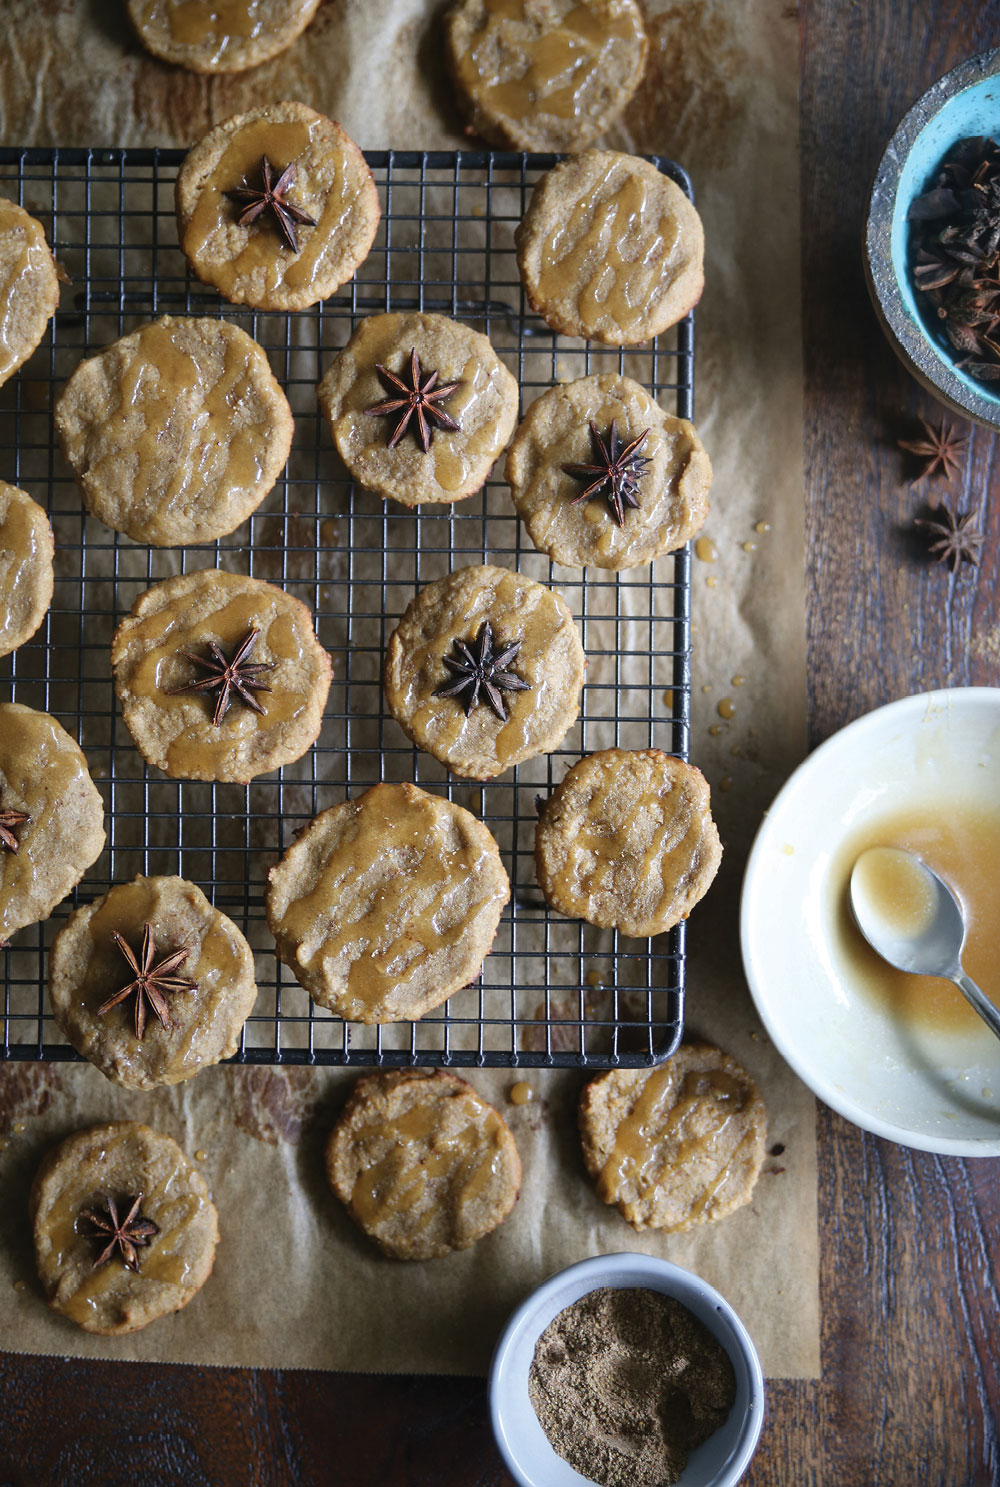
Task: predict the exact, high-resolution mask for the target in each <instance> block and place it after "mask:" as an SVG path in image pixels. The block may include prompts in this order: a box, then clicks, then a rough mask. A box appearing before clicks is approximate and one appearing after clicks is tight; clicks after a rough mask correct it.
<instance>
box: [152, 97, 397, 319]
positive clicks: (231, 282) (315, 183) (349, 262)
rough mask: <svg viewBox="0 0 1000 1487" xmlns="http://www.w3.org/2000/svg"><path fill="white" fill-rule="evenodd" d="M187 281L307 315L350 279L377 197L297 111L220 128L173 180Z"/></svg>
mask: <svg viewBox="0 0 1000 1487" xmlns="http://www.w3.org/2000/svg"><path fill="white" fill-rule="evenodd" d="M176 197H177V232H178V236H179V237H180V243H181V247H182V249H183V250H184V255H185V257H186V258H187V261H188V263H189V264H190V265H191V269H192V272H193V273H195V274H196V275H197V277H198V278H199V279H201V280H202V281H203V282H204V283H206V284H212V285H214V287H215V288H216V289H218V291H219V293H220V294H222V295H223V296H224V297H225V298H226V299H228V300H231V301H232V302H233V304H237V305H252V306H253V307H254V308H255V309H258V310H304V309H305V308H306V306H307V305H315V304H316V303H317V302H318V301H319V300H321V299H327V298H329V296H330V295H331V294H334V293H335V292H336V290H338V289H339V288H340V286H341V284H346V283H347V281H348V279H351V278H353V276H354V274H355V272H356V271H357V269H358V268H359V266H360V265H361V264H362V263H363V262H364V260H365V259H366V258H367V256H368V250H369V249H370V248H371V245H372V241H373V239H374V237H375V232H376V230H377V228H378V224H379V217H380V216H381V208H380V206H379V199H378V191H377V190H376V187H375V182H374V181H373V179H372V173H371V171H370V170H369V169H368V166H367V164H366V163H365V157H364V156H363V155H362V153H361V151H360V150H359V149H358V147H357V145H356V144H355V143H354V141H353V140H352V139H349V138H348V137H347V135H346V134H345V133H344V131H343V130H342V129H341V127H340V125H339V124H335V123H334V122H333V120H332V119H326V118H324V117H323V115H322V114H318V113H316V112H315V111H314V110H313V109H311V108H307V107H306V105H305V104H304V103H268V104H266V105H265V106H264V107H263V108H257V109H254V110H253V111H252V112H250V113H247V114H238V115H237V116H236V117H235V118H233V119H226V120H225V122H224V123H222V124H218V125H217V126H216V127H215V128H214V129H213V130H212V131H211V133H210V134H207V135H206V136H205V138H204V139H203V140H202V141H201V143H200V144H198V145H195V147H194V149H193V150H192V151H191V153H190V155H188V157H187V159H186V160H185V161H184V164H183V165H182V166H181V168H180V171H179V172H178V175H177V190H176Z"/></svg>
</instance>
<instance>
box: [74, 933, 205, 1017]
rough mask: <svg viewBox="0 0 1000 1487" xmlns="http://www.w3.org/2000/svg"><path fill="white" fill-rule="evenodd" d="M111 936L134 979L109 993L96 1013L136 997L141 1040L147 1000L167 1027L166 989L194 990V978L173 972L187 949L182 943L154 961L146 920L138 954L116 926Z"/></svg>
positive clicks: (195, 987) (136, 1011)
mask: <svg viewBox="0 0 1000 1487" xmlns="http://www.w3.org/2000/svg"><path fill="white" fill-rule="evenodd" d="M112 939H113V940H114V942H115V944H116V945H117V946H118V948H119V950H120V951H121V953H122V954H123V955H124V957H125V959H126V960H127V961H128V963H129V966H130V967H131V969H132V970H133V971H134V972H135V978H134V980H132V981H130V982H129V983H128V985H127V986H123V987H122V989H121V991H116V992H115V994H114V996H110V997H108V999H107V1001H106V1002H103V1003H102V1004H101V1006H99V1007H98V1009H97V1015H98V1017H103V1016H104V1014H105V1012H110V1011H111V1008H112V1007H117V1006H118V1003H119V1002H124V1001H126V1000H127V998H128V997H130V996H134V997H135V1035H136V1037H137V1038H138V1039H139V1041H140V1042H141V1041H142V1035H143V1033H144V1032H145V1031H146V1003H147V1002H148V1003H149V1005H150V1007H152V1009H153V1014H154V1016H155V1017H156V1020H157V1022H159V1024H160V1026H161V1027H164V1028H169V1027H170V1026H171V1021H170V1008H169V1007H168V1005H167V993H168V992H172V991H197V989H198V983H197V981H192V980H191V977H190V976H176V975H175V974H174V972H175V971H176V970H177V967H178V966H179V965H180V964H181V962H182V961H185V960H187V957H188V951H187V948H186V947H184V948H182V949H180V950H174V951H172V952H171V954H170V955H166V956H164V958H163V959H162V960H161V961H160V962H159V963H158V964H156V965H154V964H153V962H154V960H155V959H156V943H155V941H154V939H153V926H152V925H151V924H147V925H145V926H144V928H143V932H142V950H141V951H140V952H139V956H138V957H137V956H136V954H135V952H134V951H133V949H132V947H131V945H130V944H129V943H128V941H127V940H126V939H125V938H124V936H123V935H120V934H119V933H118V931H117V930H115V932H114V934H113V935H112Z"/></svg>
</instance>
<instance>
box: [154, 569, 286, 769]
mask: <svg viewBox="0 0 1000 1487" xmlns="http://www.w3.org/2000/svg"><path fill="white" fill-rule="evenodd" d="M216 579H217V582H218V583H219V597H220V599H221V600H222V601H223V602H221V603H220V604H219V607H218V608H217V609H214V610H213V611H212V612H211V613H210V614H207V615H206V616H205V617H204V618H203V619H200V620H198V621H197V622H192V621H191V619H190V617H189V603H188V596H187V595H184V596H182V597H181V598H179V599H177V600H175V601H172V602H170V603H168V604H165V605H164V606H163V607H162V608H161V609H158V610H156V611H155V612H154V613H152V614H149V615H148V616H147V617H146V618H144V619H142V620H140V621H139V622H138V623H137V624H136V625H135V626H134V628H132V629H131V631H130V636H129V641H130V649H134V648H137V647H140V646H141V647H142V649H143V652H144V654H143V656H142V659H141V660H140V661H139V662H138V664H137V665H136V666H135V667H134V669H133V670H132V671H131V672H130V675H129V678H128V688H129V691H130V692H131V693H133V694H134V696H136V697H138V698H149V699H151V700H152V701H154V702H155V703H156V705H157V707H158V708H159V709H161V710H163V711H164V712H166V713H167V714H169V713H171V712H183V713H184V714H185V716H187V717H188V718H191V719H192V720H193V722H192V725H191V726H188V727H186V728H183V729H182V730H181V731H179V732H178V733H177V735H176V737H174V738H173V739H172V741H171V743H170V744H169V746H168V751H167V752H168V759H169V764H170V770H171V773H176V774H178V775H180V776H182V777H183V778H189V777H192V776H193V777H194V778H196V779H197V778H206V777H207V778H211V776H212V773H213V772H214V770H215V769H216V767H218V766H220V765H221V764H222V763H224V761H225V760H227V759H228V758H230V757H231V755H232V754H233V752H234V750H235V749H236V748H237V746H238V744H239V742H240V741H241V740H242V739H244V738H246V737H247V736H248V735H250V734H254V733H258V732H261V731H263V730H265V729H266V730H267V731H269V732H271V731H274V730H276V729H278V728H279V727H280V726H281V725H282V724H284V723H289V722H291V721H292V720H293V719H295V718H297V717H298V716H299V714H300V713H302V712H303V710H304V709H305V708H306V707H307V706H308V704H309V701H310V697H309V693H308V690H307V688H308V686H309V685H310V683H309V678H311V676H312V674H313V667H312V665H311V662H310V661H309V658H308V655H307V650H308V648H309V647H310V645H311V642H312V638H313V637H312V633H311V631H310V632H305V631H303V632H302V633H301V634H300V631H299V629H298V628H297V627H296V625H295V623H294V618H293V614H292V612H290V611H286V610H284V609H283V607H282V602H281V601H282V599H283V595H282V594H281V593H280V592H276V593H274V594H272V593H270V592H269V591H268V590H267V588H266V587H265V586H264V585H263V584H262V585H261V586H260V589H259V590H255V591H254V592H252V593H249V594H248V593H245V592H241V593H239V594H237V595H236V596H235V597H234V598H232V599H230V600H229V601H228V602H226V601H225V587H224V585H225V583H226V580H227V575H226V574H222V573H220V574H217V575H216ZM251 626H256V627H257V628H258V629H259V630H260V635H259V636H258V639H257V643H256V645H255V647H254V651H253V659H254V660H255V661H265V662H267V661H275V662H277V663H278V664H277V666H276V668H275V670H274V671H270V672H267V673H265V674H264V677H263V680H264V681H265V682H266V684H267V685H268V686H269V687H270V688H271V689H272V690H271V691H270V692H258V693H256V694H255V695H256V697H257V698H258V700H259V702H260V705H261V706H262V707H263V709H264V716H263V717H260V716H259V715H258V714H256V713H254V712H252V711H251V709H250V708H248V707H245V706H244V705H243V703H242V702H241V700H240V699H239V698H235V699H234V701H233V703H232V706H231V707H230V709H229V712H228V713H227V714H226V717H225V719H224V720H223V722H222V723H221V724H220V726H219V727H218V728H215V727H214V726H213V724H212V708H213V701H214V697H215V694H214V693H208V694H207V697H206V694H205V693H199V692H182V693H179V694H174V695H170V694H171V691H172V689H173V688H174V687H179V686H183V685H185V684H186V683H187V682H190V681H200V680H201V679H202V677H204V676H205V675H206V674H207V673H205V672H203V671H200V670H199V669H198V668H197V667H196V666H195V665H194V663H193V662H192V661H189V660H188V659H187V658H186V657H184V656H182V655H181V654H180V648H181V647H182V646H183V648H184V649H185V650H190V651H194V653H195V654H196V655H199V654H205V655H207V654H208V642H209V641H210V640H214V641H216V643H217V644H218V645H219V646H220V648H221V649H222V651H223V652H224V653H225V655H226V656H231V655H232V654H233V651H234V649H235V647H236V645H237V644H238V643H239V641H241V640H242V639H243V637H244V636H245V635H246V633H247V630H248V629H249V628H250V627H251ZM286 663H287V664H286ZM297 674H299V675H303V676H304V677H305V678H306V680H305V681H304V682H302V683H300V684H299V685H298V686H292V685H290V680H291V679H292V678H294V677H295V676H296V675H297ZM201 715H203V716H204V726H199V725H198V721H197V720H198V718H199V717H200V716H201Z"/></svg>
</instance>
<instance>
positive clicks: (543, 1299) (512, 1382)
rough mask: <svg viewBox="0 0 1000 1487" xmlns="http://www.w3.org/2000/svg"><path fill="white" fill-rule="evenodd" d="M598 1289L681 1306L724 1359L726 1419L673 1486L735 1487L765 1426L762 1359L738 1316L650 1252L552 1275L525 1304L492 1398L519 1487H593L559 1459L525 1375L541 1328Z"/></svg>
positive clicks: (498, 1364) (497, 1368)
mask: <svg viewBox="0 0 1000 1487" xmlns="http://www.w3.org/2000/svg"><path fill="white" fill-rule="evenodd" d="M602 1286H616V1287H619V1288H626V1287H640V1288H642V1289H645V1290H648V1291H662V1292H663V1294H664V1295H665V1296H672V1297H674V1299H675V1300H677V1301H679V1302H680V1303H681V1305H682V1306H686V1307H687V1309H688V1311H690V1312H692V1313H693V1314H694V1316H696V1317H697V1318H698V1320H699V1321H700V1322H702V1323H703V1324H704V1326H706V1327H707V1328H708V1330H709V1332H711V1334H712V1336H713V1337H715V1338H717V1339H718V1341H719V1342H720V1343H721V1344H722V1346H723V1347H724V1348H725V1350H726V1352H727V1353H728V1354H729V1357H730V1360H731V1362H732V1365H733V1371H734V1373H735V1374H736V1400H735V1402H734V1404H733V1407H732V1409H731V1410H730V1412H729V1415H728V1417H727V1419H726V1420H725V1422H724V1423H723V1424H722V1425H721V1426H720V1427H719V1429H718V1430H717V1431H716V1432H715V1434H714V1435H712V1436H711V1437H710V1438H709V1439H708V1440H707V1441H705V1442H704V1444H703V1445H701V1446H699V1447H698V1449H697V1450H696V1451H693V1452H692V1453H691V1456H690V1457H689V1459H688V1464H687V1466H686V1467H685V1469H684V1474H683V1476H682V1477H681V1478H680V1481H679V1483H678V1487H735V1484H736V1483H737V1482H738V1481H739V1480H740V1478H741V1477H742V1475H743V1473H744V1472H745V1471H746V1469H747V1467H748V1466H749V1464H750V1459H751V1457H752V1456H753V1454H754V1451H755V1450H756V1449H757V1442H758V1440H759V1439H760V1432H761V1427H762V1425H763V1423H764V1376H763V1374H762V1372H761V1367H760V1359H759V1358H758V1357H757V1352H756V1349H755V1348H754V1345H753V1343H752V1341H751V1340H750V1334H749V1333H748V1332H747V1330H746V1328H745V1327H744V1325H743V1323H742V1322H741V1321H740V1319H739V1317H738V1316H737V1315H736V1313H735V1312H734V1311H733V1308H732V1307H731V1306H730V1305H729V1302H728V1301H726V1300H724V1299H723V1297H722V1296H720V1295H719V1293H718V1291H716V1290H714V1289H713V1288H712V1287H711V1286H710V1285H708V1284H707V1283H706V1282H705V1281H703V1280H701V1279H699V1277H698V1276H697V1275H693V1274H692V1273H691V1271H690V1270H683V1269H682V1268H681V1267H680V1266H679V1265H672V1264H671V1263H670V1262H669V1261H668V1260H658V1259H656V1258H655V1256H653V1255H634V1254H620V1255H598V1256H597V1257H596V1258H594V1259H592V1260H581V1261H580V1262H579V1264H577V1265H571V1266H570V1267H569V1269H568V1270H560V1271H559V1272H558V1273H557V1274H556V1275H553V1276H550V1277H549V1279H548V1280H547V1281H545V1282H543V1284H542V1285H540V1286H539V1287H538V1289H537V1290H536V1291H532V1293H531V1295H530V1296H529V1297H528V1298H527V1300H526V1301H524V1302H522V1303H521V1305H520V1306H519V1307H518V1309H517V1311H516V1312H515V1313H514V1315H513V1316H512V1317H511V1319H510V1321H509V1322H508V1323H507V1326H506V1327H505V1329H504V1331H503V1334H502V1335H501V1337H500V1341H499V1342H498V1343H497V1346H496V1351H495V1353H494V1354H493V1363H492V1365H491V1367H490V1377H489V1399H490V1419H491V1421H492V1425H493V1434H494V1435H495V1437H496V1442H497V1445H498V1447H499V1448H500V1454H501V1455H502V1456H503V1459H504V1463H505V1465H506V1467H507V1470H508V1471H509V1472H510V1474H511V1476H512V1477H513V1478H514V1480H515V1482H517V1483H518V1484H519V1487H591V1484H590V1483H589V1481H588V1478H586V1477H582V1476H581V1475H580V1473H579V1472H577V1471H574V1470H573V1468H572V1467H571V1466H570V1465H569V1463H568V1462H567V1461H564V1460H563V1458H562V1457H561V1456H560V1455H558V1454H557V1452H556V1451H555V1450H554V1449H553V1447H552V1446H551V1444H550V1443H549V1439H548V1437H547V1436H546V1434H545V1432H544V1430H543V1429H542V1427H541V1425H540V1424H539V1422H538V1417H537V1415H536V1414H535V1411H534V1408H533V1406H532V1404H531V1400H530V1399H529V1397H528V1373H529V1371H530V1368H531V1360H532V1358H533V1357H534V1355H535V1345H536V1343H537V1342H538V1339H539V1337H540V1336H541V1334H542V1333H543V1332H544V1331H545V1328H546V1327H547V1326H548V1325H549V1323H550V1322H551V1321H552V1320H553V1318H554V1317H556V1316H558V1314H559V1312H561V1311H564V1310H565V1308H566V1307H567V1306H571V1305H572V1304H573V1302H574V1301H579V1299H580V1297H581V1296H585V1295H587V1293H588V1292H589V1291H596V1290H598V1289H599V1288H600V1287H602Z"/></svg>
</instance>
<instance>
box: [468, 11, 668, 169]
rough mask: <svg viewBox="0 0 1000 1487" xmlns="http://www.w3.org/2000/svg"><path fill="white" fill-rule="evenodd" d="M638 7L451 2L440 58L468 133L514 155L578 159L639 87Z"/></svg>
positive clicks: (644, 46)
mask: <svg viewBox="0 0 1000 1487" xmlns="http://www.w3.org/2000/svg"><path fill="white" fill-rule="evenodd" d="M648 49H649V42H648V40H647V38H646V32H645V29H644V27H643V23H642V13H641V11H640V9H639V6H638V5H637V4H636V3H635V0H457V3H456V4H454V5H453V6H452V8H451V9H450V10H449V11H448V13H447V15H446V16H445V58H446V61H447V63H448V70H449V72H450V74H451V78H452V81H453V83H454V84H455V89H456V93H457V97H458V103H459V107H460V108H461V110H462V112H463V113H464V114H465V116H466V118H467V119H468V120H469V129H470V133H475V134H479V135H481V136H482V138H483V139H485V140H487V141H488V142H489V143H490V144H494V145H500V146H503V147H506V148H508V149H513V150H534V151H543V152H544V151H549V150H556V151H566V150H583V149H586V147H587V146H588V145H589V144H592V143H593V141H594V140H595V139H597V137H598V135H600V134H603V133H604V131H605V129H607V128H608V126H609V125H610V124H612V123H613V122H614V120H615V119H617V117H618V115H619V114H620V113H621V112H622V110H623V109H624V107H625V105H626V104H627V103H628V101H629V99H630V98H631V97H632V94H633V93H634V92H635V90H636V88H637V87H638V86H639V83H640V81H641V79H642V71H643V67H644V66H645V62H646V53H647V51H648Z"/></svg>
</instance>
